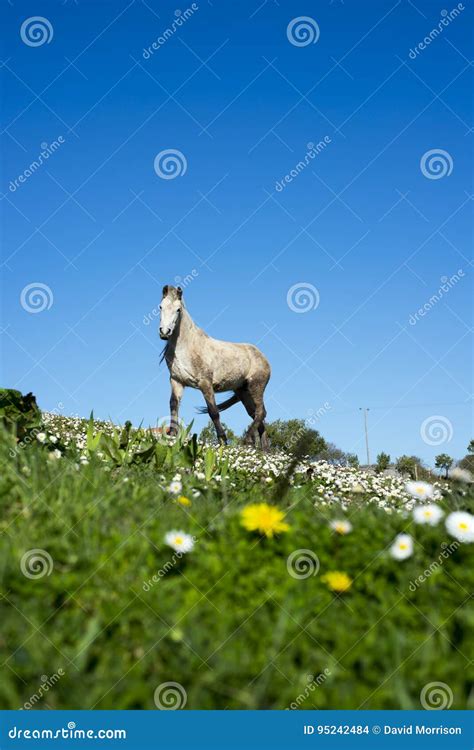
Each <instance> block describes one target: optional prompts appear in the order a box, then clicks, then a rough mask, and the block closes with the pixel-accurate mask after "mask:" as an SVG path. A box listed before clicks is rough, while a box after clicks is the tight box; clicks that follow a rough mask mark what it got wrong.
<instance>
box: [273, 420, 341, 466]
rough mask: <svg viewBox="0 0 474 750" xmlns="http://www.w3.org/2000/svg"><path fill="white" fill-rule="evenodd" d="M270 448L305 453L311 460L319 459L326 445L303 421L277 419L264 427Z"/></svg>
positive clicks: (317, 433) (315, 431) (316, 432)
mask: <svg viewBox="0 0 474 750" xmlns="http://www.w3.org/2000/svg"><path fill="white" fill-rule="evenodd" d="M266 429H267V435H268V438H269V440H270V445H271V447H272V448H277V449H279V450H283V451H287V452H289V453H295V452H296V451H297V450H298V452H300V453H305V454H306V455H308V456H311V458H319V455H320V454H321V453H322V452H323V451H324V450H326V448H327V443H326V441H325V439H324V438H323V437H322V436H321V435H320V434H319V432H318V431H317V430H313V429H312V428H310V427H307V426H306V423H305V421H304V419H288V420H283V419H277V420H276V421H275V422H269V423H268V424H267V425H266Z"/></svg>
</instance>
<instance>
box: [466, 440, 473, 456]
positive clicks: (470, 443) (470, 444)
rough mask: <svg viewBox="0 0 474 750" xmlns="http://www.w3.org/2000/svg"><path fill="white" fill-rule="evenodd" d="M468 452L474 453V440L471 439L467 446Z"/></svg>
mask: <svg viewBox="0 0 474 750" xmlns="http://www.w3.org/2000/svg"><path fill="white" fill-rule="evenodd" d="M467 452H468V453H474V440H470V441H469V445H468V446H467Z"/></svg>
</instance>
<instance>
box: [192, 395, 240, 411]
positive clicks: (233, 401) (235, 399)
mask: <svg viewBox="0 0 474 750" xmlns="http://www.w3.org/2000/svg"><path fill="white" fill-rule="evenodd" d="M239 401H240V396H238V395H237V394H236V393H234V395H233V396H231V397H230V398H228V399H227V400H226V401H223V402H222V404H216V406H217V408H218V409H219V411H224V410H225V409H228V408H229V407H230V406H233V405H234V404H238V403H239ZM198 412H199V414H208V413H209V412H208V409H207V406H200V407H198Z"/></svg>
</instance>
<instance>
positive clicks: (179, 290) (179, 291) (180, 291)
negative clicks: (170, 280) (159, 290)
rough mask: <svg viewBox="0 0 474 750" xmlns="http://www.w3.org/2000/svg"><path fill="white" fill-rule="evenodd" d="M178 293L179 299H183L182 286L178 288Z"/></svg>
mask: <svg viewBox="0 0 474 750" xmlns="http://www.w3.org/2000/svg"><path fill="white" fill-rule="evenodd" d="M176 291H177V292H178V299H181V297H182V296H183V290H182V289H181V287H180V286H177V287H176Z"/></svg>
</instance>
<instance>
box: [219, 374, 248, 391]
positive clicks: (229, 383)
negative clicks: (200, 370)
mask: <svg viewBox="0 0 474 750" xmlns="http://www.w3.org/2000/svg"><path fill="white" fill-rule="evenodd" d="M243 385H245V378H244V377H242V375H240V374H239V375H236V374H233V375H231V376H229V375H222V376H221V377H219V374H218V373H215V374H214V378H213V382H212V387H213V388H214V390H215V391H216V393H222V392H223V391H235V389H236V388H242V386H243Z"/></svg>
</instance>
